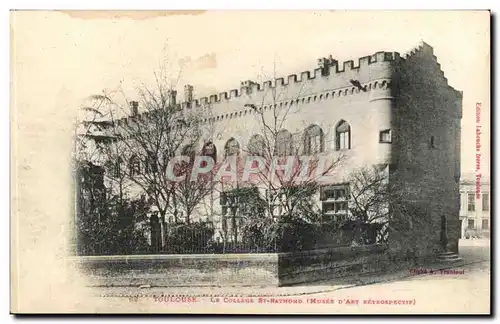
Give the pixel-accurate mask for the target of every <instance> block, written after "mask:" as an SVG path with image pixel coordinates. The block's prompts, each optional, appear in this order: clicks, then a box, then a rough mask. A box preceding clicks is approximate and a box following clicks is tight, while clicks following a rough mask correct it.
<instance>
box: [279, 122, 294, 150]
mask: <svg viewBox="0 0 500 324" xmlns="http://www.w3.org/2000/svg"><path fill="white" fill-rule="evenodd" d="M292 149H293V138H292V134H291V133H290V132H289V131H287V130H286V129H283V130H281V131H279V133H278V135H277V136H276V154H277V155H278V156H290V155H292Z"/></svg>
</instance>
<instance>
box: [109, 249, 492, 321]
mask: <svg viewBox="0 0 500 324" xmlns="http://www.w3.org/2000/svg"><path fill="white" fill-rule="evenodd" d="M460 255H461V257H462V258H463V261H462V262H461V263H459V264H453V265H449V266H448V269H447V270H446V271H447V272H445V271H440V270H436V269H438V268H441V269H442V268H443V266H442V265H440V266H439V267H438V265H430V266H428V267H427V268H423V269H420V270H426V272H427V273H424V274H416V273H414V272H410V271H409V270H405V271H400V272H398V273H392V274H385V275H380V276H366V277H360V278H359V280H358V281H359V282H358V285H354V286H353V285H338V281H334V280H332V281H325V282H320V283H314V284H311V285H308V286H298V287H260V288H259V287H255V288H236V287H234V288H194V287H186V288H147V289H138V288H121V287H115V288H106V289H104V290H102V291H101V293H102V294H104V295H106V296H108V297H107V298H103V299H105V300H106V301H107V303H106V305H103V306H102V307H104V308H106V309H107V308H108V306H110V305H111V304H113V305H115V306H114V307H115V308H114V310H116V311H132V310H136V309H137V307H140V308H141V309H142V310H143V311H146V310H147V311H149V312H171V311H175V312H183V311H195V309H196V310H200V311H202V312H236V313H242V312H255V311H257V312H270V313H275V312H276V313H282V312H300V313H303V312H306V313H309V312H313V313H405V314H408V313H443V314H460V313H471V312H472V313H488V312H489V310H490V307H489V304H490V297H489V292H490V262H489V260H490V242H489V241H488V240H462V241H461V242H460ZM431 271H432V273H431ZM104 295H101V296H104ZM137 295H140V296H142V297H140V298H125V299H124V298H117V296H137ZM161 295H167V296H175V295H184V296H189V297H187V298H188V299H186V298H184V299H179V298H177V299H175V298H174V299H171V298H170V299H168V300H166V299H165V298H164V299H159V298H158V296H161ZM112 296H114V297H112ZM154 296H157V297H156V298H155V297H154ZM213 296H221V297H213ZM231 296H232V297H231ZM250 296H254V297H250ZM256 296H260V297H264V299H263V300H259V297H256ZM189 298H191V299H192V300H189ZM194 299H196V302H194ZM124 300H127V301H129V302H132V303H134V305H135V306H132V305H131V304H128V306H126V305H124V304H123V302H124ZM299 301H300V303H301V305H297V304H296V303H297V302H299ZM110 303H111V304H110ZM104 308H103V310H104Z"/></svg>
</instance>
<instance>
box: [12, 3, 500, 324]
mask: <svg viewBox="0 0 500 324" xmlns="http://www.w3.org/2000/svg"><path fill="white" fill-rule="evenodd" d="M10 15H11V22H10V23H11V32H12V34H11V52H12V63H11V70H12V83H11V97H12V99H11V102H12V107H11V129H12V130H11V132H12V138H11V145H12V161H14V162H13V163H12V164H11V192H12V197H11V203H12V215H11V274H12V278H11V279H12V280H11V299H12V300H11V313H14V314H23V313H98V314H106V313H120V314H121V313H134V314H163V313H183V314H186V313H187V314H198V313H203V314H209V313H210V314H374V315H377V314H378V315H382V314H428V315H431V314H453V315H460V314H474V315H480V314H481V315H489V314H490V312H491V306H490V302H491V300H490V296H491V292H490V284H491V279H490V263H491V261H490V260H491V252H490V251H491V244H490V236H491V235H492V233H491V231H492V229H493V227H492V220H491V217H490V210H491V207H492V194H491V190H490V123H491V122H490V19H491V17H490V12H489V11H486V10H484V11H480V10H478V11H472V10H469V11H467V10H463V11H337V10H331V11H328V10H323V11H305V10H304V11H298V10H296V11H243V10H241V11H223V10H208V11H207V10H199V11H195V10H186V11H181V10H179V11H139V10H137V11H83V10H82V11H29V10H26V11H11V14H10Z"/></svg>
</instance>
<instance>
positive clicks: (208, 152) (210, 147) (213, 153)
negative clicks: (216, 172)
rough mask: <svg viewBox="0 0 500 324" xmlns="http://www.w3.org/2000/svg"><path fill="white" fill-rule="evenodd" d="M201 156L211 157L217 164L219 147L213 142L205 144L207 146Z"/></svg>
mask: <svg viewBox="0 0 500 324" xmlns="http://www.w3.org/2000/svg"><path fill="white" fill-rule="evenodd" d="M201 155H202V156H210V157H211V158H212V159H213V160H214V162H216V161H217V147H216V146H215V144H214V143H212V142H208V143H205V145H204V146H203V149H202V150H201Z"/></svg>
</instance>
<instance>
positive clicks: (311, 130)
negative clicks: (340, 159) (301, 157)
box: [304, 125, 325, 155]
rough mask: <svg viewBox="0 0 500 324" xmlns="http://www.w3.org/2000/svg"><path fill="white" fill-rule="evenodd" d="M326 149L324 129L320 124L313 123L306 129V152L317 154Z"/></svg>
mask: <svg viewBox="0 0 500 324" xmlns="http://www.w3.org/2000/svg"><path fill="white" fill-rule="evenodd" d="M324 151H325V141H324V139H323V130H322V129H321V127H319V126H318V125H311V126H309V127H307V128H306V130H305V131H304V154H308V155H311V154H317V153H321V152H324Z"/></svg>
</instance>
